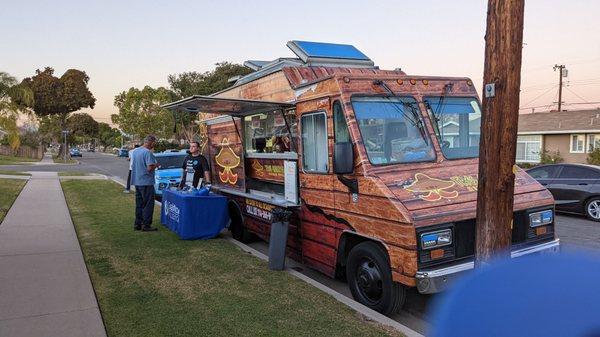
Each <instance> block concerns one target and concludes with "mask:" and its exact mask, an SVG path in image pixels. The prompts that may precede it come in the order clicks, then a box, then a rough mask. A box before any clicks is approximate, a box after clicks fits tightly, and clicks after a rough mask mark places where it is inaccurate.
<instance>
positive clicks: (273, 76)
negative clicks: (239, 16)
mask: <svg viewBox="0 0 600 337" xmlns="http://www.w3.org/2000/svg"><path fill="white" fill-rule="evenodd" d="M288 47H289V48H290V49H291V50H292V51H293V52H294V53H295V54H296V55H297V57H295V58H280V59H277V60H275V61H272V62H260V61H247V62H246V63H245V65H246V66H248V67H251V68H252V69H253V70H254V72H253V73H250V74H249V75H246V76H244V77H242V78H239V79H238V80H237V82H236V83H235V84H234V85H233V86H232V87H230V88H228V89H226V90H224V91H221V92H218V93H215V94H214V95H211V96H193V97H189V98H186V99H183V100H180V101H177V102H173V103H170V104H167V105H165V107H166V108H169V109H172V110H174V111H183V112H186V111H187V112H202V113H203V114H201V116H203V117H202V118H201V119H202V120H201V126H200V128H201V148H202V152H203V153H204V155H205V156H207V158H209V160H210V163H211V174H212V182H213V189H214V190H215V191H217V192H218V193H221V194H223V195H226V196H227V197H228V198H229V211H230V216H231V220H232V221H231V225H230V230H231V232H232V235H233V237H234V238H236V239H238V240H249V239H250V238H251V237H252V236H258V237H260V238H261V239H263V240H267V241H268V240H269V233H270V224H271V221H272V217H273V210H274V209H276V208H284V209H288V210H291V211H292V215H291V218H290V229H289V236H288V240H287V252H288V255H289V256H290V257H292V258H294V259H296V260H298V261H301V262H302V263H304V264H305V265H307V266H310V267H312V268H314V269H316V270H319V271H320V272H322V273H325V274H327V275H329V276H331V277H344V276H345V277H346V280H347V282H348V286H349V288H350V290H351V292H352V295H353V296H354V298H355V299H356V300H357V301H359V302H361V303H363V304H365V305H367V306H368V307H370V308H372V309H374V310H377V311H379V312H382V313H384V314H390V313H392V312H394V311H396V310H398V309H399V308H400V307H401V306H402V305H403V303H404V300H405V295H406V291H407V289H408V288H410V287H416V288H417V290H418V291H419V292H421V293H435V292H438V291H441V290H443V289H444V288H446V287H447V285H448V284H449V283H451V281H452V280H453V279H455V278H456V277H458V276H459V275H461V274H462V273H464V272H466V271H468V270H470V269H472V268H473V256H474V244H475V207H476V200H477V170H478V159H477V157H478V154H479V137H480V134H479V133H480V122H481V110H480V103H479V99H478V95H477V92H476V90H475V88H474V86H473V82H472V81H471V80H470V79H468V78H458V77H457V78H450V77H432V76H413V75H407V74H406V73H404V72H403V71H401V70H399V69H396V70H381V69H379V68H378V67H376V66H374V63H373V62H372V61H371V60H370V59H369V58H368V57H367V56H365V55H364V54H363V53H361V52H360V51H359V50H358V49H356V48H354V47H353V46H350V45H339V44H327V43H315V42H306V41H291V42H289V43H288ZM515 174H516V179H515V197H514V216H513V222H512V252H511V255H512V257H518V256H522V255H526V254H531V253H539V252H553V251H557V250H558V249H559V239H557V238H556V236H555V229H554V200H553V198H552V195H551V194H550V192H548V190H546V189H545V188H544V187H543V186H541V185H540V184H539V183H538V182H536V180H534V179H532V178H531V177H529V176H528V175H527V174H526V173H525V172H524V171H522V170H521V169H516V171H515Z"/></svg>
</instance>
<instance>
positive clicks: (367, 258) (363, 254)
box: [346, 242, 406, 315]
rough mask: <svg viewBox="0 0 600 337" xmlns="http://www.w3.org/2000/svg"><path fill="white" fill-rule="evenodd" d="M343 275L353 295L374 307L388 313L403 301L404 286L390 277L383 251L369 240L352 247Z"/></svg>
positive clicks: (393, 310)
mask: <svg viewBox="0 0 600 337" xmlns="http://www.w3.org/2000/svg"><path fill="white" fill-rule="evenodd" d="M346 278H347V280H348V287H349V288H350V292H352V296H353V297H354V299H355V300H356V301H358V302H360V303H362V304H364V305H366V306H367V307H369V308H371V309H373V310H375V311H378V312H380V313H382V314H384V315H391V314H393V313H396V312H398V310H400V308H402V305H404V301H405V299H406V288H405V287H404V286H403V285H401V284H400V283H397V282H394V281H393V280H392V270H391V267H390V263H389V260H388V258H387V254H386V252H385V251H384V250H383V249H382V248H381V247H380V246H379V245H377V244H375V243H373V242H363V243H360V244H358V245H356V246H355V247H354V248H352V250H351V251H350V254H349V255H348V263H347V266H346Z"/></svg>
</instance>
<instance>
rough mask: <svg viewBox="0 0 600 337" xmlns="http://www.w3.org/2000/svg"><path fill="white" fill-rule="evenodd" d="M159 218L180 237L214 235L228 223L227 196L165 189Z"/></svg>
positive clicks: (194, 237)
mask: <svg viewBox="0 0 600 337" xmlns="http://www.w3.org/2000/svg"><path fill="white" fill-rule="evenodd" d="M160 213H161V215H160V221H161V223H162V224H163V225H165V226H166V227H167V228H169V229H170V230H171V231H173V232H175V233H176V234H177V235H178V236H179V238H181V239H183V240H194V239H210V238H214V237H216V236H217V235H218V234H219V233H220V232H221V230H223V228H225V226H227V224H228V223H229V212H228V210H227V198H226V197H224V196H222V195H216V194H210V195H208V196H195V195H192V194H191V193H183V192H180V191H169V190H165V191H164V192H163V197H162V209H161V212H160Z"/></svg>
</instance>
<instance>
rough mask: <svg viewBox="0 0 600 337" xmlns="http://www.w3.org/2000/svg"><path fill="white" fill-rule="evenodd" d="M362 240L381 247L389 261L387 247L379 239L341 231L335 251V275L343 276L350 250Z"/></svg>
mask: <svg viewBox="0 0 600 337" xmlns="http://www.w3.org/2000/svg"><path fill="white" fill-rule="evenodd" d="M363 242H373V243H374V244H376V245H378V246H379V247H380V248H381V249H382V251H383V252H385V255H386V257H387V259H388V261H389V259H390V258H389V255H388V253H387V249H386V248H385V246H384V245H383V244H382V243H381V242H380V241H378V240H375V239H372V238H368V237H364V236H361V235H358V234H355V233H343V234H342V236H341V238H340V242H339V245H338V251H337V263H336V268H335V275H336V277H338V278H343V277H345V275H346V272H345V270H346V264H347V262H348V255H350V251H351V250H352V248H354V247H356V246H357V245H358V244H360V243H363Z"/></svg>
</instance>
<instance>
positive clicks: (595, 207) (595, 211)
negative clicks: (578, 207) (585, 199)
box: [587, 200, 600, 219]
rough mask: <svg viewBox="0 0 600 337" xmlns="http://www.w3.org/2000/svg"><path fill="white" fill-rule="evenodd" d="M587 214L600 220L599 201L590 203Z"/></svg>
mask: <svg viewBox="0 0 600 337" xmlns="http://www.w3.org/2000/svg"><path fill="white" fill-rule="evenodd" d="M587 212H588V214H589V215H590V216H591V217H592V218H594V219H600V200H596V201H592V202H590V204H589V205H588V207H587Z"/></svg>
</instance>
